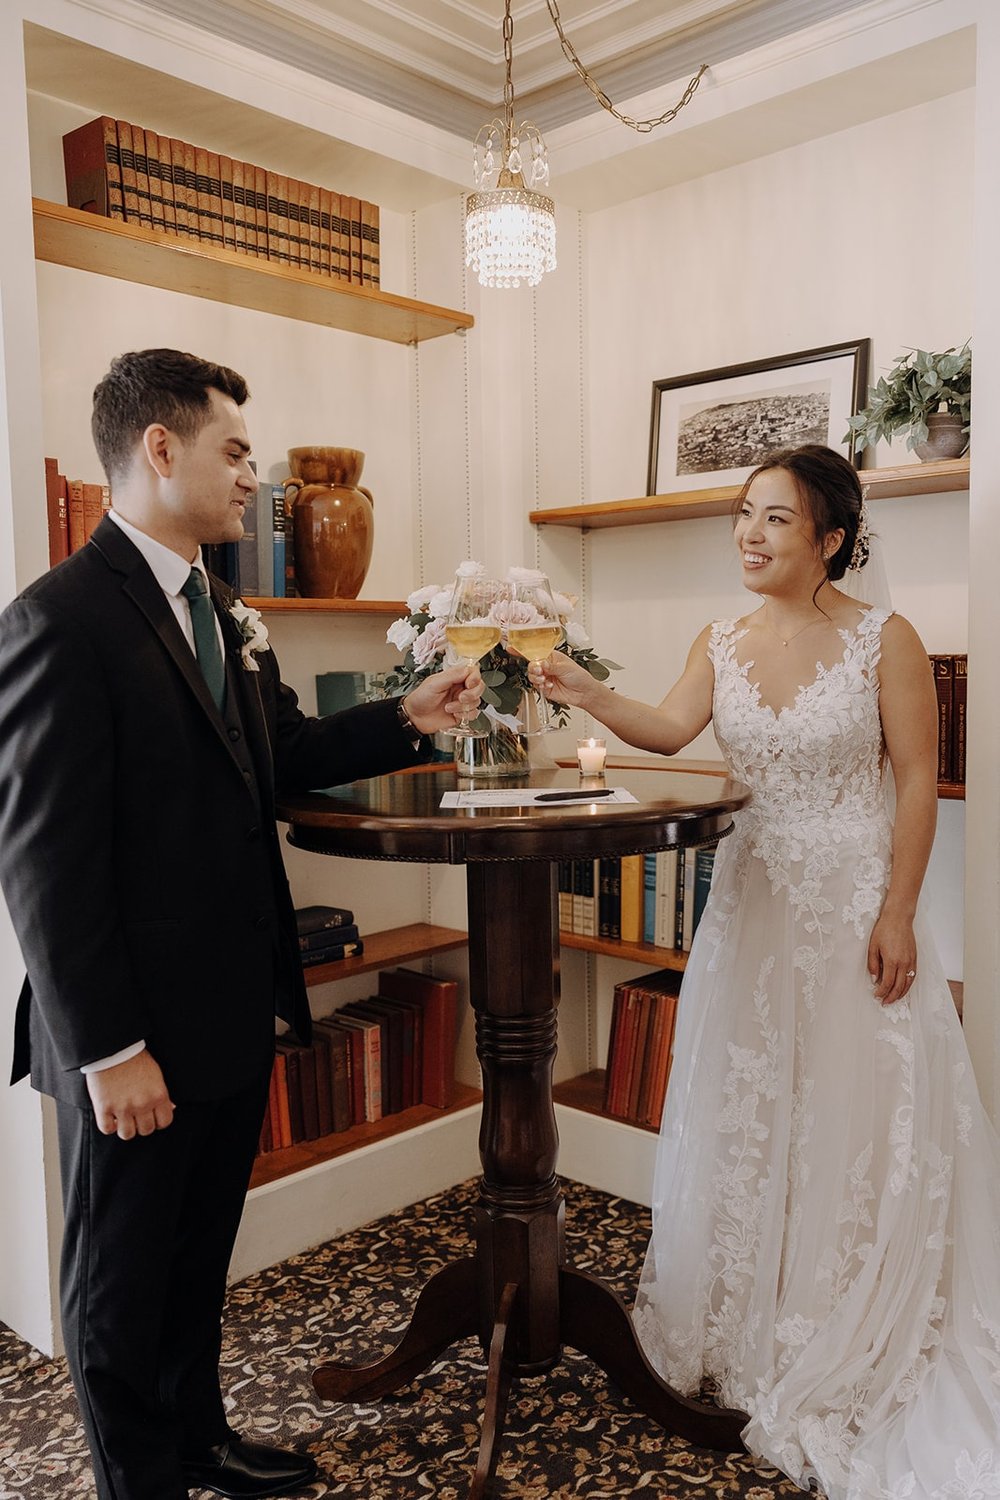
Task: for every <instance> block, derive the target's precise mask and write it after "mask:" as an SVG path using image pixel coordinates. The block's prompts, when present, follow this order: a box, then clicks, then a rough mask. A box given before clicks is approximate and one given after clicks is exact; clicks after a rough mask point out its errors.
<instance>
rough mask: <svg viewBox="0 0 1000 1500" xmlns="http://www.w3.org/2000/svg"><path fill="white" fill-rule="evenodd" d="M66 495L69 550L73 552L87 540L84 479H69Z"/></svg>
mask: <svg viewBox="0 0 1000 1500" xmlns="http://www.w3.org/2000/svg"><path fill="white" fill-rule="evenodd" d="M66 495H67V501H66V507H67V529H68V534H69V550H70V551H71V552H79V550H80V548H81V547H82V546H83V544H84V542H85V541H86V540H87V535H86V532H85V530H84V521H83V480H82V479H69V480H67V481H66Z"/></svg>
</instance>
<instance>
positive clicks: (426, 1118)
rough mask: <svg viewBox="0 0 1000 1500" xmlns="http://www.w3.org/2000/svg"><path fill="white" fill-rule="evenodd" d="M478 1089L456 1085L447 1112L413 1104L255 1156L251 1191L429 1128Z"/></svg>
mask: <svg viewBox="0 0 1000 1500" xmlns="http://www.w3.org/2000/svg"><path fill="white" fill-rule="evenodd" d="M482 1097H483V1096H482V1093H481V1092H480V1091H479V1089H474V1088H470V1087H469V1086H468V1084H464V1083H456V1085H455V1099H454V1102H453V1103H452V1104H450V1105H449V1106H448V1108H447V1109H435V1108H434V1106H433V1105H431V1104H414V1105H413V1107H412V1108H411V1109H403V1110H400V1111H399V1112H398V1113H397V1114H394V1115H385V1116H384V1117H383V1118H382V1119H381V1120H374V1121H371V1122H370V1123H366V1124H364V1125H352V1126H351V1128H350V1130H340V1131H338V1132H337V1134H336V1135H322V1136H320V1137H319V1139H318V1140H315V1141H300V1142H299V1144H298V1145H297V1146H287V1147H286V1148H285V1149H284V1150H283V1151H268V1152H266V1153H265V1155H263V1156H258V1157H257V1160H256V1161H255V1162H254V1165H253V1175H252V1176H251V1178H250V1186H251V1188H255V1187H263V1186H264V1184H265V1183H268V1182H277V1181H279V1180H280V1179H281V1178H282V1177H290V1176H291V1175H292V1173H294V1172H302V1171H304V1170H305V1168H306V1167H315V1166H318V1165H319V1163H320V1162H324V1161H332V1160H333V1159H334V1157H337V1156H346V1155H347V1154H348V1152H350V1151H357V1150H358V1148H359V1147H361V1146H370V1145H371V1144H372V1143H373V1142H374V1141H386V1140H389V1139H390V1138H391V1137H392V1136H394V1135H402V1134H403V1133H404V1132H405V1131H407V1130H414V1129H415V1128H416V1127H417V1126H418V1125H430V1124H432V1123H433V1122H434V1121H435V1120H443V1119H444V1118H445V1117H446V1116H447V1115H453V1114H455V1113H457V1111H458V1110H460V1109H468V1107H469V1105H470V1104H478V1103H479V1102H480V1101H481V1099H482Z"/></svg>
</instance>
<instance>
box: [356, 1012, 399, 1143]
mask: <svg viewBox="0 0 1000 1500" xmlns="http://www.w3.org/2000/svg"><path fill="white" fill-rule="evenodd" d="M341 1014H342V1015H345V1014H346V1015H350V1016H359V1017H361V1018H362V1019H365V1020H370V1021H374V1022H375V1023H376V1025H377V1026H378V1028H379V1034H380V1037H381V1048H380V1061H381V1070H382V1114H383V1116H385V1115H395V1114H398V1113H399V1111H400V1109H402V1097H403V1074H402V1062H403V1038H402V1027H403V1018H402V1016H400V1015H399V1013H398V1012H397V1011H391V1012H390V1011H389V1010H388V1009H387V1008H386V1007H384V1006H380V1005H378V1004H377V1002H376V1001H375V999H374V998H370V999H367V1000H352V1001H351V1003H350V1004H349V1005H345V1006H343V1007H342V1008H341Z"/></svg>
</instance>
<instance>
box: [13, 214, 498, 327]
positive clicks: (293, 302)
mask: <svg viewBox="0 0 1000 1500" xmlns="http://www.w3.org/2000/svg"><path fill="white" fill-rule="evenodd" d="M32 216H33V219H34V228H35V258H36V259H37V260H44V261H51V262H53V263H54V264H55V265H60V266H73V267H75V269H76V270H78V271H93V272H96V273H97V274H98V275H100V276H113V277H115V278H116V279H118V280H120V281H134V282H138V283H140V284H141V285H142V286H155V287H162V288H164V289H166V290H167V291H174V292H183V293H185V294H186V295H187V296H193V297H206V298H208V299H209V300H210V301H212V302H224V303H228V304H229V305H230V306H233V307H247V308H252V309H254V310H255V311H257V312H267V313H275V314H276V315H277V316H278V317H281V318H294V319H297V320H298V321H299V322H302V323H318V324H322V325H323V326H324V327H327V328H340V329H343V330H344V331H345V332H347V333H360V334H364V335H365V336H366V337H368V338H376V339H388V340H390V341H391V342H392V343H396V344H416V343H419V342H421V341H422V340H424V339H433V338H440V337H441V336H442V335H443V334H446V333H464V332H466V330H467V329H469V328H471V327H472V326H473V323H474V321H475V320H474V318H473V317H472V316H471V314H469V313H464V312H457V311H455V310H453V309H451V308H447V307H437V306H435V305H434V303H431V302H417V301H414V299H413V298H411V297H400V296H397V295H396V294H395V293H393V292H383V291H381V290H378V291H376V290H374V289H373V288H371V287H361V286H352V285H351V284H350V283H348V282H342V281H335V280H333V278H332V277H329V276H321V275H319V274H318V273H316V272H315V271H303V270H302V269H301V268H300V267H298V266H285V265H280V264H278V263H276V262H274V261H267V260H259V259H257V258H256V257H255V256H251V255H238V254H237V253H236V251H234V250H225V249H216V248H215V247H213V246H208V245H204V244H202V243H201V242H200V241H198V240H185V239H180V238H179V237H178V236H177V235H171V234H165V233H162V232H160V231H157V230H155V229H145V228H143V226H142V225H140V224H123V223H119V222H117V221H116V220H114V219H104V218H101V217H100V216H99V215H97V214H88V213H84V212H82V210H80V209H77V208H67V207H66V206H65V204H60V203H47V202H46V201H45V200H44V199H42V198H33V199H32Z"/></svg>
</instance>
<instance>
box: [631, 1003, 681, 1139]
mask: <svg viewBox="0 0 1000 1500" xmlns="http://www.w3.org/2000/svg"><path fill="white" fill-rule="evenodd" d="M660 1005H661V1010H662V1014H663V1030H662V1033H661V1035H660V1037H659V1039H658V1041H657V1049H656V1057H655V1060H654V1069H653V1080H652V1086H651V1088H650V1094H649V1105H648V1108H647V1111H646V1116H645V1118H644V1119H640V1121H639V1123H640V1124H641V1125H650V1126H652V1128H653V1129H654V1130H659V1128H660V1121H661V1120H662V1118H663V1105H664V1102H665V1100H666V1096H667V1083H668V1081H669V1079H670V1064H671V1061H672V1059H673V1055H674V1027H675V1025H676V1022H677V996H676V995H668V994H663V995H661V996H660Z"/></svg>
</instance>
